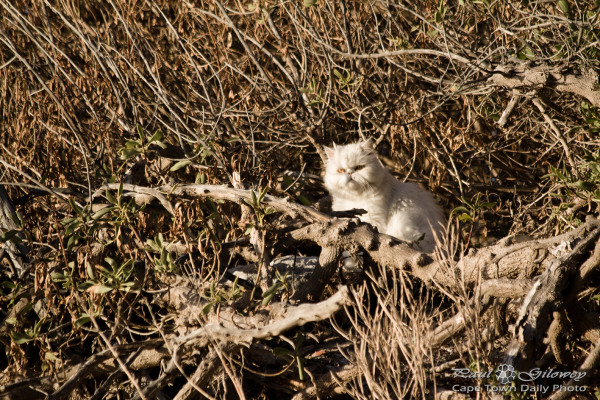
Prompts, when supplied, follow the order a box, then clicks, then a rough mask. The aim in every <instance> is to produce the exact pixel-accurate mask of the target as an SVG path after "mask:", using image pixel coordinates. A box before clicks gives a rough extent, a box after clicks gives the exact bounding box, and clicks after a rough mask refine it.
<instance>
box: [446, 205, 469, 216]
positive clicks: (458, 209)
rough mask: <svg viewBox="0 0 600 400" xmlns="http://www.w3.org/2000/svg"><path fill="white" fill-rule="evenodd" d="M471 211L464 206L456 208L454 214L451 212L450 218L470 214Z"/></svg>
mask: <svg viewBox="0 0 600 400" xmlns="http://www.w3.org/2000/svg"><path fill="white" fill-rule="evenodd" d="M470 211H471V210H469V209H468V208H467V207H463V206H459V207H455V208H454V209H453V210H452V212H450V216H451V217H452V216H454V215H455V214H459V213H467V214H468V213H469V212H470Z"/></svg>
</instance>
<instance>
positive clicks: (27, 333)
mask: <svg viewBox="0 0 600 400" xmlns="http://www.w3.org/2000/svg"><path fill="white" fill-rule="evenodd" d="M44 320H45V318H40V319H38V320H37V321H36V322H35V324H33V326H32V327H31V328H26V329H25V330H24V331H21V332H16V331H12V332H10V338H11V339H12V341H13V342H15V343H16V344H23V343H27V342H30V341H32V340H35V339H37V338H38V336H39V334H40V329H41V327H42V324H43V323H44Z"/></svg>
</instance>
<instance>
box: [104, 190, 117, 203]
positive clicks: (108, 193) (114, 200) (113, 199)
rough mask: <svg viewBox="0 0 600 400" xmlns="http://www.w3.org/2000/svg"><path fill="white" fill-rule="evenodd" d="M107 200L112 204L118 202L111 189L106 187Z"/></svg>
mask: <svg viewBox="0 0 600 400" xmlns="http://www.w3.org/2000/svg"><path fill="white" fill-rule="evenodd" d="M106 200H108V202H109V203H110V204H117V199H116V198H115V196H114V195H113V194H112V192H111V191H110V190H108V189H106Z"/></svg>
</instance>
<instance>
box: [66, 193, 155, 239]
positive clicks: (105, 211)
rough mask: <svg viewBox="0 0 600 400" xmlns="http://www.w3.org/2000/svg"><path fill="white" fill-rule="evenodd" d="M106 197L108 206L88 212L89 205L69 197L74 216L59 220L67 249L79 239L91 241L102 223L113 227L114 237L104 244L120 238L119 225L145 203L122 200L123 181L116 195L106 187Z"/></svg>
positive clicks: (128, 220) (129, 219)
mask: <svg viewBox="0 0 600 400" xmlns="http://www.w3.org/2000/svg"><path fill="white" fill-rule="evenodd" d="M106 199H107V200H108V202H109V203H110V205H109V206H108V207H105V208H102V209H101V210H98V211H96V212H95V213H93V214H91V213H90V205H89V204H86V205H85V206H84V207H83V208H82V207H80V206H79V205H78V204H77V203H76V202H75V201H74V200H73V199H72V198H70V199H69V204H70V205H71V208H72V209H73V210H74V211H75V214H76V215H75V216H74V217H70V218H66V219H64V220H62V221H61V224H62V225H64V227H65V238H66V239H67V250H71V249H72V248H73V246H74V245H75V244H77V243H78V242H79V241H80V240H83V241H86V242H91V241H93V237H94V233H95V232H96V231H97V230H98V228H100V226H102V225H103V224H106V223H108V226H110V227H112V228H114V231H115V235H114V236H113V237H114V239H113V240H112V241H110V242H108V243H105V245H108V244H110V243H112V242H114V241H119V240H121V234H122V232H121V227H122V225H123V224H125V223H130V222H131V216H132V215H134V214H137V213H139V212H141V211H143V210H144V208H145V207H146V205H142V206H137V205H136V203H135V199H134V198H131V200H129V201H128V202H124V201H123V183H122V182H121V184H120V185H119V188H118V190H117V196H116V197H115V196H114V195H113V194H112V192H111V191H110V190H109V189H106Z"/></svg>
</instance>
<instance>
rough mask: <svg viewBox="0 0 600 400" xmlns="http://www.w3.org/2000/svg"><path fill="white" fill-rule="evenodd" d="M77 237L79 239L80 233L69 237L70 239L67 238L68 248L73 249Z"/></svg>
mask: <svg viewBox="0 0 600 400" xmlns="http://www.w3.org/2000/svg"><path fill="white" fill-rule="evenodd" d="M77 239H79V235H73V236H71V237H69V240H67V250H71V249H72V248H73V245H74V244H75V241H76V240H77Z"/></svg>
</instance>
